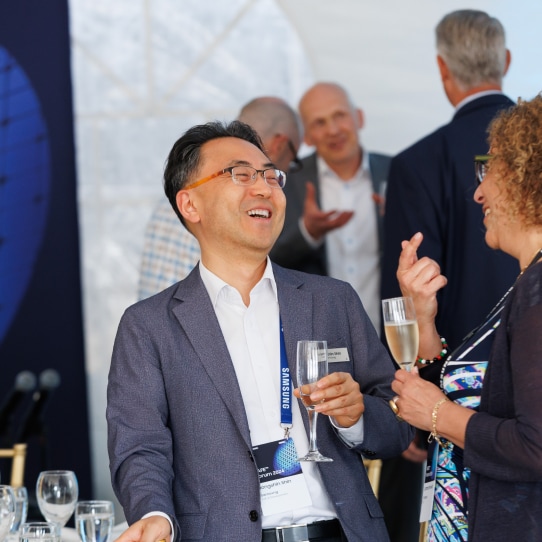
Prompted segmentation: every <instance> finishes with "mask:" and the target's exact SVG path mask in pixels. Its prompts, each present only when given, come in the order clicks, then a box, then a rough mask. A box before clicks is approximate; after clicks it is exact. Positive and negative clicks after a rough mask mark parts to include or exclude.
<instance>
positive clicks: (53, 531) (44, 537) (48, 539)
mask: <svg viewBox="0 0 542 542" xmlns="http://www.w3.org/2000/svg"><path fill="white" fill-rule="evenodd" d="M19 542H60V525H58V523H51V522H48V521H31V522H29V523H23V524H22V525H21V532H20V534H19Z"/></svg>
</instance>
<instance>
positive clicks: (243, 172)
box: [186, 166, 286, 190]
mask: <svg viewBox="0 0 542 542" xmlns="http://www.w3.org/2000/svg"><path fill="white" fill-rule="evenodd" d="M226 173H229V174H230V175H231V180H232V181H233V182H234V183H235V184H238V185H239V186H250V185H252V184H254V183H255V182H256V179H257V178H258V173H260V174H261V176H262V177H263V180H264V181H265V184H267V186H270V187H271V188H284V185H285V184H286V173H284V171H281V170H280V169H273V168H269V169H256V168H253V167H251V166H232V167H227V168H225V169H221V170H220V171H217V172H216V173H213V174H212V175H209V176H208V177H204V178H203V179H200V180H199V181H196V182H195V183H192V184H191V185H190V186H187V187H186V189H187V190H189V189H190V188H196V186H201V185H202V184H204V183H206V182H208V181H212V180H213V179H216V177H220V175H225V174H226Z"/></svg>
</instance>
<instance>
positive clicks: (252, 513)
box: [248, 510, 260, 521]
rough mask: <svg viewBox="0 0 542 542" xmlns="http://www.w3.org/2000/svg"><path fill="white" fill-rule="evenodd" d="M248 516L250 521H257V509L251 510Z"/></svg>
mask: <svg viewBox="0 0 542 542" xmlns="http://www.w3.org/2000/svg"><path fill="white" fill-rule="evenodd" d="M248 516H249V518H250V521H258V518H259V517H260V515H259V514H258V511H257V510H251V511H250V513H249V514H248Z"/></svg>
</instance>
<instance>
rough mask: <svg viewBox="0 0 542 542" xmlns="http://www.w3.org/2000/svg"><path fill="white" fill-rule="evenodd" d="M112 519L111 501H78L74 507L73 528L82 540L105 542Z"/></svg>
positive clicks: (83, 541)
mask: <svg viewBox="0 0 542 542" xmlns="http://www.w3.org/2000/svg"><path fill="white" fill-rule="evenodd" d="M114 521H115V514H114V508H113V503H112V502H111V501H79V502H78V503H77V506H76V507H75V528H76V529H77V532H78V533H79V536H80V537H81V540H82V542H107V541H108V540H109V537H110V536H111V530H112V529H113V523H114Z"/></svg>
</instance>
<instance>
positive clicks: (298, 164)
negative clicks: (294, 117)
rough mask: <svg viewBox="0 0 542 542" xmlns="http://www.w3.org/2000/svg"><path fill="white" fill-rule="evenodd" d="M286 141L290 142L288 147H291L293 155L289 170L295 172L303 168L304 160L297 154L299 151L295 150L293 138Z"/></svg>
mask: <svg viewBox="0 0 542 542" xmlns="http://www.w3.org/2000/svg"><path fill="white" fill-rule="evenodd" d="M286 143H287V144H288V148H289V149H290V152H291V153H292V156H293V158H292V159H291V161H290V168H289V171H292V172H293V171H299V170H300V169H303V162H302V161H301V160H300V159H299V157H298V156H297V151H296V150H295V147H294V144H293V143H292V140H291V139H290V138H288V139H287V140H286Z"/></svg>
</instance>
